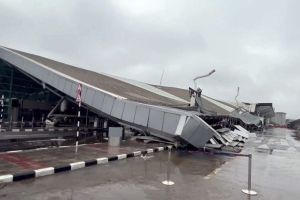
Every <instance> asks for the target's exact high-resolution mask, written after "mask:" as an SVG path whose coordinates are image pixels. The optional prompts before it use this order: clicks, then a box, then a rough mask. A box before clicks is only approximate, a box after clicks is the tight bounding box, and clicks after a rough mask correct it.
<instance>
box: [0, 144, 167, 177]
mask: <svg viewBox="0 0 300 200" xmlns="http://www.w3.org/2000/svg"><path fill="white" fill-rule="evenodd" d="M157 146H159V144H150V145H149V144H147V145H146V144H144V143H139V142H134V141H126V142H122V143H121V146H120V147H109V146H108V144H107V143H101V144H88V145H84V146H79V148H78V152H77V153H76V152H75V147H74V146H73V147H61V148H50V149H45V150H33V151H32V150H30V151H25V152H17V153H4V154H0V175H4V174H11V173H17V172H23V171H28V170H35V169H40V168H45V167H53V166H59V165H65V164H68V163H73V162H78V161H85V160H90V159H95V158H99V157H108V156H113V155H118V154H126V153H132V152H134V151H138V150H145V149H147V148H150V147H157ZM160 146H161V145H160Z"/></svg>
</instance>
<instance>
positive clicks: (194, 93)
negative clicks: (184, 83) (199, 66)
mask: <svg viewBox="0 0 300 200" xmlns="http://www.w3.org/2000/svg"><path fill="white" fill-rule="evenodd" d="M215 72H216V70H215V69H213V70H212V71H210V72H209V73H208V74H206V75H202V76H197V77H195V78H194V79H193V81H194V90H193V89H191V88H190V95H191V101H190V106H195V105H196V103H197V104H198V107H197V110H198V111H199V112H200V113H202V112H203V108H202V99H201V93H202V90H201V89H200V88H197V83H196V81H197V80H199V79H200V78H205V77H208V76H210V75H212V74H213V73H215Z"/></svg>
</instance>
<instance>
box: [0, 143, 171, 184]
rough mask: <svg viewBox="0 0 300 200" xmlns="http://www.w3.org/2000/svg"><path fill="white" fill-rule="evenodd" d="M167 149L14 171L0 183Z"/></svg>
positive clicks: (159, 148) (4, 176)
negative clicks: (14, 172)
mask: <svg viewBox="0 0 300 200" xmlns="http://www.w3.org/2000/svg"><path fill="white" fill-rule="evenodd" d="M169 149H172V146H165V147H156V148H151V149H147V150H143V151H135V152H132V153H128V154H120V155H116V156H110V157H102V158H96V159H92V160H87V161H79V162H75V163H70V164H67V165H61V166H55V167H47V168H42V169H36V170H32V171H26V172H20V173H16V174H6V175H1V176H0V183H10V182H16V181H21V180H25V179H30V178H37V177H42V176H48V175H52V174H57V173H61V172H67V171H74V170H77V169H81V168H85V167H90V166H93V165H101V164H106V163H109V162H112V161H116V160H122V159H126V158H132V157H136V156H140V155H145V154H150V153H154V152H159V151H163V150H169Z"/></svg>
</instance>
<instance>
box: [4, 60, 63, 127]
mask: <svg viewBox="0 0 300 200" xmlns="http://www.w3.org/2000/svg"><path fill="white" fill-rule="evenodd" d="M2 95H4V98H5V101H4V112H3V120H4V121H10V120H11V118H12V116H13V115H14V116H15V118H16V119H15V120H21V118H23V119H24V120H28V121H30V120H31V119H32V118H35V119H38V118H41V117H42V116H44V115H45V114H47V113H48V112H49V110H48V108H49V106H50V105H52V104H55V103H56V102H57V101H58V100H59V98H58V97H57V96H56V95H54V94H52V93H51V92H50V91H48V90H46V89H43V87H42V86H41V85H40V84H39V83H37V82H35V81H34V80H32V79H31V78H29V77H28V76H26V75H25V74H23V73H22V72H20V71H19V70H18V69H17V68H15V67H14V66H12V65H10V64H9V63H7V62H5V61H3V60H1V59H0V97H1V96H2ZM34 104H35V105H36V106H30V105H34ZM15 110H17V112H15Z"/></svg>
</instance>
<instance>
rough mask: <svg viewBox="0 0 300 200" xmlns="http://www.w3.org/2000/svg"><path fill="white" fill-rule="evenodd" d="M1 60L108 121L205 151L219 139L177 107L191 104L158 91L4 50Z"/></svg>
mask: <svg viewBox="0 0 300 200" xmlns="http://www.w3.org/2000/svg"><path fill="white" fill-rule="evenodd" d="M0 58H1V59H3V60H5V61H6V62H8V63H10V64H12V65H14V66H15V67H17V68H18V69H19V70H21V71H23V72H24V73H27V74H29V75H30V76H32V77H34V78H36V79H38V80H40V81H41V82H42V83H43V84H46V85H49V86H51V87H54V88H56V89H57V90H59V91H61V92H62V93H64V94H65V95H67V96H69V97H71V98H76V89H77V86H78V84H79V83H81V84H82V102H83V103H84V104H85V105H87V106H89V107H91V108H93V109H94V110H96V111H97V112H98V113H100V114H102V115H105V116H107V117H108V118H110V119H112V120H115V121H118V122H121V123H124V124H127V125H129V126H134V127H137V128H140V129H142V130H144V131H147V132H150V133H151V134H153V135H157V136H159V137H161V138H165V139H167V140H171V141H175V140H176V139H179V138H180V139H181V140H184V141H186V142H187V143H189V144H191V145H193V146H195V147H197V148H200V147H203V146H204V145H205V144H206V143H207V142H208V141H209V140H210V139H211V138H212V137H213V136H219V133H218V132H216V131H215V130H214V129H213V128H212V127H211V126H209V125H208V124H207V123H206V122H205V121H203V120H202V119H201V118H200V117H198V116H197V114H198V113H196V112H194V111H187V110H182V109H177V108H174V107H181V106H183V107H184V106H187V104H188V102H187V101H186V100H184V99H181V98H180V97H178V96H175V95H172V94H170V93H168V92H166V91H163V90H160V89H159V88H156V87H154V86H151V85H148V84H144V83H140V82H130V81H129V80H125V79H122V78H119V77H113V76H109V75H104V74H98V73H96V72H92V71H88V70H84V69H80V68H77V67H73V66H70V65H67V64H63V63H60V62H57V61H53V60H50V59H47V58H44V57H40V56H36V55H32V54H28V53H25V52H21V51H17V50H13V49H9V48H5V47H0Z"/></svg>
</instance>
